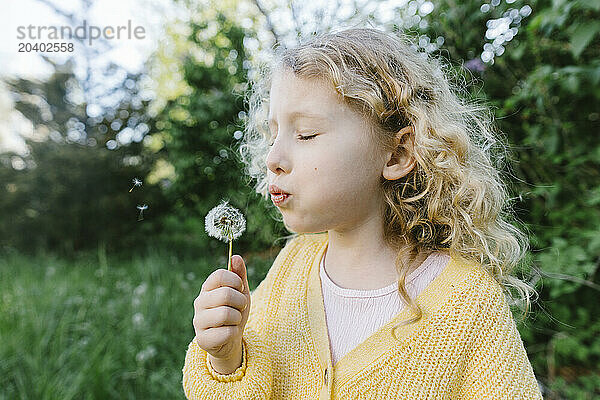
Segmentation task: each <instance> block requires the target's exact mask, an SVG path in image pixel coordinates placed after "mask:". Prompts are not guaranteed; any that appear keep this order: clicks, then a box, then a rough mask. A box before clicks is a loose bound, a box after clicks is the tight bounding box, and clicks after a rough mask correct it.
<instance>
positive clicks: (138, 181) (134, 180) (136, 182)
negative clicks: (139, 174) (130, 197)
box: [132, 178, 142, 186]
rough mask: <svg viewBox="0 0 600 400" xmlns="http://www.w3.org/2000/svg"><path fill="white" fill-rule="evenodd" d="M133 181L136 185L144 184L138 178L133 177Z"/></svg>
mask: <svg viewBox="0 0 600 400" xmlns="http://www.w3.org/2000/svg"><path fill="white" fill-rule="evenodd" d="M132 182H133V185H134V186H142V181H141V180H139V179H138V178H133V180H132Z"/></svg>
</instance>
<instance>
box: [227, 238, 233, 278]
mask: <svg viewBox="0 0 600 400" xmlns="http://www.w3.org/2000/svg"><path fill="white" fill-rule="evenodd" d="M232 243H233V239H232V237H231V236H229V259H228V262H227V271H231V246H232V245H233V244H232Z"/></svg>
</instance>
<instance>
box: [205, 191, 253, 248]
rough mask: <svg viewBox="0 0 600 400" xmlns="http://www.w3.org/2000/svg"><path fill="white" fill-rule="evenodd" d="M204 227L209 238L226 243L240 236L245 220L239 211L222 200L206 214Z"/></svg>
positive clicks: (243, 229)
mask: <svg viewBox="0 0 600 400" xmlns="http://www.w3.org/2000/svg"><path fill="white" fill-rule="evenodd" d="M204 225H205V228H206V233H208V235H209V236H212V237H215V238H217V239H219V240H222V241H224V242H227V241H229V240H230V239H231V240H233V239H237V238H238V237H240V236H241V235H242V233H243V232H244V231H245V230H246V219H245V218H244V215H243V214H242V213H241V212H240V211H239V210H237V209H236V208H233V207H231V206H230V205H228V202H227V201H226V200H223V201H221V203H220V204H219V205H218V206H216V207H214V208H213V209H212V210H210V211H209V212H208V214H206V218H205V220H204Z"/></svg>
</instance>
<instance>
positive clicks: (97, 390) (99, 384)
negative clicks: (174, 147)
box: [0, 251, 274, 400]
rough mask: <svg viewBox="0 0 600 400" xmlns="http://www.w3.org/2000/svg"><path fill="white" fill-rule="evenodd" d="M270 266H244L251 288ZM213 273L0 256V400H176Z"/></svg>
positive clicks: (153, 255)
mask: <svg viewBox="0 0 600 400" xmlns="http://www.w3.org/2000/svg"><path fill="white" fill-rule="evenodd" d="M225 258H226V253H225V255H224V257H223V259H225ZM273 259H274V257H273ZM273 259H271V260H264V259H256V260H252V259H251V260H246V265H247V266H248V279H249V283H250V288H251V289H254V288H255V287H256V285H257V284H258V283H259V282H260V281H261V280H262V278H263V277H264V276H265V274H266V270H267V269H268V268H269V267H270V265H271V263H272V261H273ZM217 268H227V265H223V266H218V267H215V266H210V265H208V263H207V262H206V261H203V260H184V259H179V258H178V257H177V256H176V255H173V254H168V253H161V252H157V251H149V252H147V253H146V254H145V255H143V256H137V255H136V256H132V257H129V258H124V257H121V258H117V257H115V258H114V259H113V258H112V257H108V258H107V257H106V254H105V253H104V252H103V251H99V252H98V253H97V254H96V253H94V254H86V255H81V256H79V257H77V259H76V260H72V261H64V260H61V259H59V258H56V257H54V256H52V255H38V256H35V257H33V256H24V255H20V254H14V253H13V254H2V255H0V310H1V312H0V399H11V400H14V399H36V400H43V399H60V400H70V399H184V398H185V396H184V394H183V389H182V385H181V378H182V375H181V369H182V368H183V362H184V358H185V352H186V349H187V346H188V344H189V342H190V341H191V340H192V338H193V337H194V329H193V326H192V318H193V313H194V308H193V301H194V298H195V297H196V296H197V295H198V293H199V292H200V288H201V286H202V283H203V282H204V280H205V279H206V277H207V276H208V275H209V274H210V273H212V271H214V270H215V269H217Z"/></svg>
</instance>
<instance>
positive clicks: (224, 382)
mask: <svg viewBox="0 0 600 400" xmlns="http://www.w3.org/2000/svg"><path fill="white" fill-rule="evenodd" d="M299 240H300V239H299V238H294V239H293V240H291V241H290V242H288V243H287V244H286V246H285V247H284V248H283V249H282V250H281V251H280V252H279V254H278V255H277V257H276V258H275V261H274V262H273V266H272V267H271V268H270V269H269V272H268V273H267V276H266V277H265V279H263V280H262V282H261V283H260V284H259V285H258V286H257V287H256V289H255V290H253V291H252V292H251V293H250V297H251V302H250V312H249V314H248V322H247V323H246V326H245V328H244V333H243V335H242V365H241V366H240V367H239V368H238V369H236V370H235V371H233V372H232V373H231V374H228V375H222V374H219V373H218V372H217V371H215V370H214V369H213V368H212V366H211V364H210V362H209V360H208V353H207V352H206V351H204V350H203V349H202V348H200V346H198V344H197V343H196V338H195V337H194V339H193V340H192V341H191V342H190V344H189V346H188V349H187V353H186V356H185V362H184V366H183V370H182V372H183V390H184V393H185V396H186V397H187V398H188V399H189V400H200V399H201V400H208V399H214V400H217V399H223V400H225V399H227V400H230V399H232V400H233V399H269V398H271V388H272V380H273V370H272V367H271V362H270V346H269V341H268V339H269V338H268V334H267V329H266V319H267V311H268V304H269V298H270V294H271V288H272V287H273V283H274V282H275V280H276V279H277V276H278V274H279V270H280V269H281V268H282V266H283V264H284V263H285V262H286V261H287V256H288V254H289V253H290V252H291V250H292V249H293V248H294V247H296V246H297V245H298V242H299Z"/></svg>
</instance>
